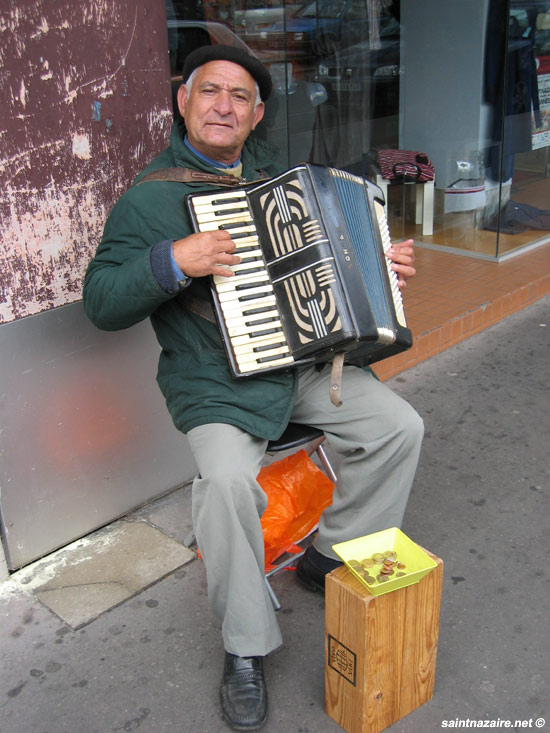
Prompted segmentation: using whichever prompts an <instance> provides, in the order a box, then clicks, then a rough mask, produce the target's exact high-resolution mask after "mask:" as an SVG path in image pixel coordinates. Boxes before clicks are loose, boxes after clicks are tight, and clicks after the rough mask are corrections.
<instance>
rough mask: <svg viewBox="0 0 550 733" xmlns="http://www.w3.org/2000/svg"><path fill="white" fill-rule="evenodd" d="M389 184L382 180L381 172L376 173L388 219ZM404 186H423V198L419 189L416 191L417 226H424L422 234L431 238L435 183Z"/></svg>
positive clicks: (376, 180)
mask: <svg viewBox="0 0 550 733" xmlns="http://www.w3.org/2000/svg"><path fill="white" fill-rule="evenodd" d="M388 182H389V179H387V178H382V175H381V174H380V173H379V172H375V183H376V185H377V186H378V187H379V188H380V189H381V190H382V193H383V194H384V200H385V204H384V208H385V210H386V218H387V216H388ZM404 185H406V186H410V185H415V186H422V196H419V193H420V192H419V190H418V188H416V189H415V213H414V222H415V224H422V234H424V235H426V236H431V235H432V234H433V233H434V190H435V181H426V182H425V183H415V182H414V181H410V182H406V183H405V184H404Z"/></svg>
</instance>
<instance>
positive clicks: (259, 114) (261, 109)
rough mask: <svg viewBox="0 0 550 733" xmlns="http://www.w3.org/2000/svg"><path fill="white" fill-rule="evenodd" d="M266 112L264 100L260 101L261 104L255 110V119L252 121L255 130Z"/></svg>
mask: <svg viewBox="0 0 550 733" xmlns="http://www.w3.org/2000/svg"><path fill="white" fill-rule="evenodd" d="M264 112H265V104H264V103H263V102H260V104H259V105H258V106H257V107H256V109H255V110H254V121H253V123H252V129H253V130H255V129H256V125H257V124H258V122H261V121H262V118H263V116H264Z"/></svg>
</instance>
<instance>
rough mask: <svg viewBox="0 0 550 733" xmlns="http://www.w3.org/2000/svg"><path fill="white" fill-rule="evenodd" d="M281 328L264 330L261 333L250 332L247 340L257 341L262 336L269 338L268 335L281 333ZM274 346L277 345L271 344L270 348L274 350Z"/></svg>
mask: <svg viewBox="0 0 550 733" xmlns="http://www.w3.org/2000/svg"><path fill="white" fill-rule="evenodd" d="M282 332H283V329H282V328H266V329H264V330H263V331H251V332H250V333H249V334H248V338H251V339H257V338H261V337H262V336H269V334H270V333H282ZM275 346H278V344H273V346H272V348H275Z"/></svg>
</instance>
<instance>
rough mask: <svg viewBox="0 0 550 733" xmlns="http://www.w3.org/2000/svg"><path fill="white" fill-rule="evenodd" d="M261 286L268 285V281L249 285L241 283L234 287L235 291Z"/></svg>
mask: <svg viewBox="0 0 550 733" xmlns="http://www.w3.org/2000/svg"><path fill="white" fill-rule="evenodd" d="M262 285H269V280H254V281H253V282H251V283H241V284H240V285H236V286H235V290H250V288H261V287H262Z"/></svg>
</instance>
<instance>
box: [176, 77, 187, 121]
mask: <svg viewBox="0 0 550 733" xmlns="http://www.w3.org/2000/svg"><path fill="white" fill-rule="evenodd" d="M188 96H189V94H188V92H187V87H186V86H185V84H182V85H181V86H180V88H179V89H178V109H179V113H180V115H181V116H182V117H183V111H184V109H185V103H186V101H187V97H188Z"/></svg>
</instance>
